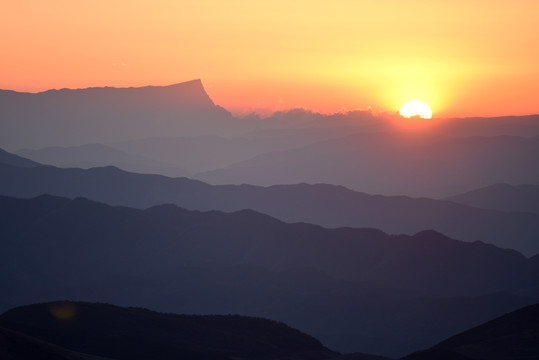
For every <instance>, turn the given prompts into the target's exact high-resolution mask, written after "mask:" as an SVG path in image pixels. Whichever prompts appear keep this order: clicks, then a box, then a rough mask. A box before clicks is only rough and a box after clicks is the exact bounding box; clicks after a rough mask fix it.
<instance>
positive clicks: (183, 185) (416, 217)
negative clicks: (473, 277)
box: [0, 164, 539, 255]
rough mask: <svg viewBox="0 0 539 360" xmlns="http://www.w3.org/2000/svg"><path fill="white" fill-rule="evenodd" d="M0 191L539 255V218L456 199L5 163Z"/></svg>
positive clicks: (318, 186)
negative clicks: (249, 216)
mask: <svg viewBox="0 0 539 360" xmlns="http://www.w3.org/2000/svg"><path fill="white" fill-rule="evenodd" d="M0 185H1V186H0V194H2V195H9V196H16V197H33V196H38V195H41V194H44V193H47V194H53V195H58V196H67V197H77V196H84V197H88V198H90V199H93V200H97V201H103V202H106V203H109V204H113V205H125V206H133V207H138V208H145V207H148V206H153V205H158V204H162V203H174V204H176V205H179V206H182V207H184V208H187V209H196V210H224V211H238V210H241V209H254V210H256V211H260V212H263V213H266V214H269V215H271V216H274V217H277V218H279V219H281V220H284V221H291V222H309V223H315V224H319V225H323V226H327V227H342V226H349V227H374V228H379V229H382V230H384V231H387V232H390V233H396V234H399V233H406V234H414V233H416V232H419V231H422V230H425V229H435V230H437V231H440V232H443V233H445V234H447V235H449V236H450V237H453V238H456V239H459V240H466V241H475V240H481V241H483V242H489V243H493V244H495V245H497V246H500V247H504V248H513V249H517V250H519V251H521V252H523V253H525V254H526V255H534V254H537V253H539V241H538V240H537V239H538V234H539V215H536V214H517V213H505V212H500V211H492V210H484V209H477V208H472V207H469V206H464V205H460V204H455V203H453V202H449V201H441V200H430V199H413V198H408V197H403V196H394V197H392V196H371V195H367V194H364V193H359V192H354V191H351V190H348V189H346V188H343V187H339V186H331V185H306V184H299V185H282V186H271V187H267V188H264V187H257V186H247V185H242V186H232V185H229V186H211V185H208V184H205V183H203V182H200V181H195V180H190V179H186V178H176V179H172V178H166V177H164V176H157V175H141V174H133V173H128V172H125V171H121V170H119V169H117V168H113V167H106V168H94V169H89V170H81V169H59V168H55V167H50V166H42V167H37V168H32V169H24V168H18V167H12V166H7V165H1V164H0Z"/></svg>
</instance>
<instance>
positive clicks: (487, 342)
mask: <svg viewBox="0 0 539 360" xmlns="http://www.w3.org/2000/svg"><path fill="white" fill-rule="evenodd" d="M405 359H406V360H421V359H426V360H427V359H428V360H430V359H448V360H458V359H474V360H475V359H490V360H505V359H539V304H535V305H530V306H527V307H525V308H522V309H519V310H516V311H513V312H511V313H509V314H506V315H503V316H501V317H499V318H496V319H494V320H491V321H489V322H486V323H484V324H482V325H479V326H477V327H475V328H473V329H470V330H468V331H464V332H462V333H460V334H458V335H455V336H453V337H451V338H449V339H447V340H445V341H442V342H441V343H440V344H438V345H436V346H434V347H432V348H431V349H428V350H425V351H421V352H417V353H414V354H412V355H409V356H407V357H405Z"/></svg>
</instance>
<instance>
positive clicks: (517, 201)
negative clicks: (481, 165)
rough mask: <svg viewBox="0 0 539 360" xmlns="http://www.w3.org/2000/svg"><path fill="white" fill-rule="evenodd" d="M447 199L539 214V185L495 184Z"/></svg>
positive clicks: (497, 208) (489, 207)
mask: <svg viewBox="0 0 539 360" xmlns="http://www.w3.org/2000/svg"><path fill="white" fill-rule="evenodd" d="M446 200H449V201H454V202H456V203H459V204H464V205H469V206H475V207H479V208H483V209H494V210H500V211H515V212H516V211H520V212H531V213H535V214H539V185H532V184H526V185H509V184H494V185H491V186H487V187H484V188H481V189H476V190H472V191H469V192H466V193H463V194H459V195H455V196H451V197H448V198H446Z"/></svg>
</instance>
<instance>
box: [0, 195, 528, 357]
mask: <svg viewBox="0 0 539 360" xmlns="http://www.w3.org/2000/svg"><path fill="white" fill-rule="evenodd" d="M0 238H1V239H3V241H2V242H0V287H1V288H4V289H10V291H9V292H7V293H5V294H3V296H2V297H1V298H0V309H8V308H11V307H14V306H17V305H20V304H25V303H33V302H38V301H39V302H42V301H50V300H52V299H59V298H60V299H66V298H67V299H74V300H76V299H81V300H83V299H84V300H91V301H106V302H112V303H116V304H119V305H136V306H145V307H150V308H153V309H158V310H161V311H173V312H180V313H199V314H201V313H203V314H204V313H205V314H208V313H210V314H211V313H213V314H215V313H221V314H228V313H242V314H245V315H253V316H264V317H268V318H272V319H276V320H280V321H286V322H287V323H288V324H290V325H292V326H294V327H296V328H298V329H301V330H302V331H308V332H309V333H310V334H312V335H314V336H316V337H317V338H319V339H321V340H322V341H324V343H325V344H326V345H328V346H330V347H332V348H334V349H338V350H341V351H347V352H350V351H365V352H368V353H379V354H387V355H403V354H406V353H409V352H411V351H413V350H417V349H419V348H425V347H426V346H430V345H432V344H434V343H436V342H439V341H441V340H442V339H444V338H446V337H447V336H449V335H450V334H453V333H456V332H458V331H461V330H463V329H466V328H469V327H470V326H474V325H477V324H479V323H481V322H483V321H485V320H488V319H490V318H492V317H494V316H497V315H499V314H501V313H503V312H506V311H510V310H513V309H515V308H518V307H521V306H524V305H527V304H530V303H533V302H536V301H537V300H536V298H534V296H535V295H534V293H536V292H537V291H538V290H539V289H537V284H538V283H539V279H537V274H539V262H538V260H539V258H532V259H526V258H525V257H523V256H522V255H520V254H518V253H516V252H514V251H510V250H502V249H498V248H495V247H493V246H491V245H485V244H482V243H463V242H458V241H455V240H451V239H448V238H446V237H444V236H443V235H441V234H438V233H435V232H423V233H420V234H417V235H415V236H389V235H386V234H384V233H382V232H380V231H377V230H372V229H350V228H342V229H334V230H331V229H324V228H321V227H318V226H314V225H308V224H286V223H283V222H280V221H278V220H276V219H273V218H270V217H268V216H266V215H262V214H258V213H255V212H253V211H240V212H236V213H231V214H226V213H221V212H217V211H211V212H206V213H201V212H197V211H187V210H184V209H180V208H177V207H175V206H172V205H164V206H158V207H153V208H150V209H147V210H144V211H142V210H136V209H131V208H125V207H111V206H108V205H105V204H100V203H95V202H91V201H88V200H85V199H81V198H78V199H75V200H70V199H65V198H56V197H51V196H41V197H38V198H35V199H30V200H24V199H13V198H5V197H1V198H0ZM514 291H516V292H517V293H520V294H528V295H515V294H513V293H511V292H514ZM480 294H484V295H481V296H478V295H480ZM457 295H459V296H457ZM442 309H443V311H442ZM328 324H333V325H331V326H328Z"/></svg>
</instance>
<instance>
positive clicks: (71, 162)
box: [0, 144, 188, 177]
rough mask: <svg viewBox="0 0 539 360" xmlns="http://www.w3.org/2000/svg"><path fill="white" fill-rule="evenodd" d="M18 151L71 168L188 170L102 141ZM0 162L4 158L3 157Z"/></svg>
mask: <svg viewBox="0 0 539 360" xmlns="http://www.w3.org/2000/svg"><path fill="white" fill-rule="evenodd" d="M17 154H18V155H20V156H24V157H25V158H28V159H32V160H35V161H39V162H40V163H41V164H47V165H54V166H59V167H68V168H74V167H76V168H83V169H88V168H92V167H99V166H109V165H112V166H116V167H118V168H120V169H123V170H127V171H132V172H136V173H144V174H156V173H158V174H167V175H169V176H173V177H176V176H186V175H188V173H187V171H185V170H182V169H181V168H179V167H177V166H174V165H171V164H167V163H165V162H161V161H157V160H152V159H149V158H146V157H144V156H140V155H132V154H127V153H125V152H123V151H120V150H117V149H114V148H111V147H109V146H106V145H102V144H88V145H82V146H71V147H61V146H54V147H47V148H43V149H38V150H30V149H23V150H20V151H17ZM0 162H1V160H0Z"/></svg>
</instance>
